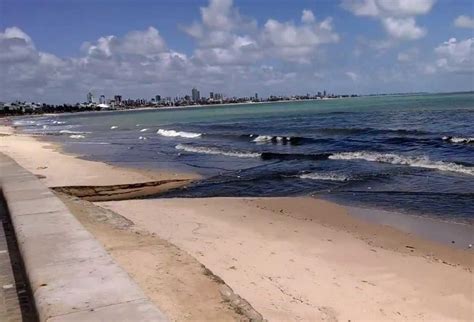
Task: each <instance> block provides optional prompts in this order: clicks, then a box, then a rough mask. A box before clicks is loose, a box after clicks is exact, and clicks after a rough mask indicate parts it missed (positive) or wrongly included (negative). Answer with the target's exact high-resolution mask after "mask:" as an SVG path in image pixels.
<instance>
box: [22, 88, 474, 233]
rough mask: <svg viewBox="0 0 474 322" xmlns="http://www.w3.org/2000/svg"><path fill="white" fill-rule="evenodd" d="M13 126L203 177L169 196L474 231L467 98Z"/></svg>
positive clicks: (58, 119) (99, 155) (74, 147)
mask: <svg viewBox="0 0 474 322" xmlns="http://www.w3.org/2000/svg"><path fill="white" fill-rule="evenodd" d="M16 124H17V125H18V126H21V127H22V128H23V130H24V131H27V132H33V133H38V134H43V135H47V136H48V137H49V138H50V139H53V140H59V141H61V142H63V143H64V144H65V147H66V149H67V150H69V151H71V152H74V153H78V154H81V155H83V156H84V157H85V158H90V159H94V160H100V161H105V162H109V163H112V164H119V165H127V166H135V167H144V168H163V167H173V168H178V169H186V170H189V169H191V170H192V171H197V172H199V173H201V174H203V175H204V176H205V179H204V180H202V181H201V182H198V183H196V184H194V185H192V186H189V187H187V188H186V189H180V190H177V191H173V192H171V193H169V194H168V196H169V197H175V196H180V197H200V196H290V195H318V196H323V197H325V198H329V199H334V200H337V201H340V202H349V203H352V204H354V203H355V204H357V205H362V206H371V207H372V206H375V207H378V208H384V209H388V210H397V211H400V212H404V213H409V214H416V215H422V216H428V217H432V218H438V219H442V220H448V221H455V222H460V223H467V224H472V222H473V216H474V202H473V200H474V125H473V124H474V94H472V93H465V94H432V95H412V96H381V97H359V98H348V99H334V100H318V101H304V102H285V103H275V104H250V105H239V106H223V107H202V108H190V109H174V110H152V111H149V110H148V111H132V112H104V113H87V114H75V115H58V116H51V117H50V116H48V117H41V118H31V119H28V118H26V119H21V120H18V121H17V123H16Z"/></svg>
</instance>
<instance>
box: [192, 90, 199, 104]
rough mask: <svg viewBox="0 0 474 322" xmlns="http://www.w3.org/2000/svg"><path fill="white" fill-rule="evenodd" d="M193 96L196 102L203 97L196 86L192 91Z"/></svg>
mask: <svg viewBox="0 0 474 322" xmlns="http://www.w3.org/2000/svg"><path fill="white" fill-rule="evenodd" d="M191 98H192V99H193V101H194V102H198V101H199V100H200V99H201V95H200V94H199V91H198V90H197V89H196V87H193V89H192V91H191Z"/></svg>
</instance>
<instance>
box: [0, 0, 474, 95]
mask: <svg viewBox="0 0 474 322" xmlns="http://www.w3.org/2000/svg"><path fill="white" fill-rule="evenodd" d="M1 6H2V10H1V11H2V13H1V14H0V16H1V18H2V19H0V52H1V54H0V71H1V72H2V75H4V77H3V78H2V81H1V87H2V90H1V91H0V101H14V100H27V101H42V102H53V103H63V102H71V103H72V102H78V101H83V97H84V93H87V92H88V91H93V92H95V93H96V95H105V97H109V98H112V97H113V96H114V95H117V93H120V95H123V96H124V97H147V98H151V97H154V96H155V95H156V93H161V94H162V95H164V96H170V97H174V96H177V95H181V94H182V93H184V92H186V93H187V92H188V91H189V88H192V87H193V86H195V87H196V88H199V91H200V92H201V93H209V94H210V92H217V93H228V94H229V95H232V96H237V97H243V96H246V97H252V96H253V94H252V93H257V92H258V93H259V94H260V95H261V96H262V97H264V96H267V97H268V96H269V95H272V94H274V95H305V93H314V91H315V89H318V88H320V89H322V88H326V89H327V90H328V91H330V92H335V93H357V94H369V93H393V92H420V91H427V92H440V91H466V90H472V89H473V86H474V85H473V82H472V76H473V71H474V67H473V66H474V59H473V55H474V54H473V50H472V49H473V46H474V38H473V37H472V33H473V28H474V19H473V18H472V17H471V16H470V15H472V5H470V3H469V1H461V0H460V1H455V0H449V1H434V0H418V1H406V0H392V1H387V0H341V1H330V2H328V1H316V0H313V1H309V0H298V1H292V2H291V4H290V3H288V2H285V1H276V2H269V1H266V0H261V1H257V2H252V1H246V0H242V1H231V0H210V1H201V0H200V1H196V2H194V1H193V2H192V3H189V2H186V1H174V2H171V1H160V2H159V3H154V4H150V3H149V2H147V1H138V2H133V3H132V2H127V1H120V2H114V3H113V5H112V3H111V2H109V1H105V0H104V1H98V2H95V3H93V4H92V3H87V5H85V4H81V3H77V2H72V3H57V2H55V1H43V2H42V3H41V4H38V3H35V2H34V1H11V0H1ZM104 13H105V14H104ZM125 13H126V14H125ZM45 21H48V23H47V24H46V23H45ZM201 95H202V94H201ZM191 96H192V94H191ZM206 96H207V95H206ZM97 99H99V96H97Z"/></svg>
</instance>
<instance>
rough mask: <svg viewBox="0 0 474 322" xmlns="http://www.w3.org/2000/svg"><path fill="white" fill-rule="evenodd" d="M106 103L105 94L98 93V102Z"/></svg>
mask: <svg viewBox="0 0 474 322" xmlns="http://www.w3.org/2000/svg"><path fill="white" fill-rule="evenodd" d="M105 103H106V100H105V95H103V94H102V95H100V97H99V104H105Z"/></svg>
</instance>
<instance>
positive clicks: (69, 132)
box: [59, 130, 91, 134]
mask: <svg viewBox="0 0 474 322" xmlns="http://www.w3.org/2000/svg"><path fill="white" fill-rule="evenodd" d="M59 133H60V134H90V133H91V132H83V131H71V130H61V131H59Z"/></svg>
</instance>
